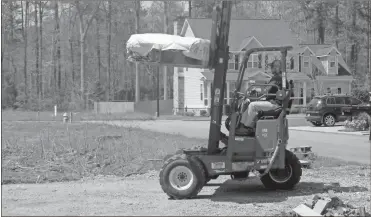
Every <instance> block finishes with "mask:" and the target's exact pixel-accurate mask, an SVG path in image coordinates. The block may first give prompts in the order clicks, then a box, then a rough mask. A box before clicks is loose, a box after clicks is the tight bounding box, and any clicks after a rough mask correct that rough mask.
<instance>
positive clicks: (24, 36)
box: [22, 1, 29, 103]
mask: <svg viewBox="0 0 371 217" xmlns="http://www.w3.org/2000/svg"><path fill="white" fill-rule="evenodd" d="M22 8H23V7H22ZM28 9H29V2H28V1H26V9H25V10H26V12H25V24H24V28H23V39H24V62H23V76H24V94H25V103H27V102H28V81H27V80H28V79H27V48H28V43H27V41H28V38H27V30H28ZM22 16H23V11H22Z"/></svg>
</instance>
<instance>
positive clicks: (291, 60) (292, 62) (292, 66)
mask: <svg viewBox="0 0 371 217" xmlns="http://www.w3.org/2000/svg"><path fill="white" fill-rule="evenodd" d="M288 69H291V70H293V69H294V57H291V58H290V68H288Z"/></svg>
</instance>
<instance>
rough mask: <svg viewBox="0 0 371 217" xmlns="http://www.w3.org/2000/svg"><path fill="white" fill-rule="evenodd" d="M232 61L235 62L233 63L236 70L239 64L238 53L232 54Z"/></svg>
mask: <svg viewBox="0 0 371 217" xmlns="http://www.w3.org/2000/svg"><path fill="white" fill-rule="evenodd" d="M234 57H235V58H234V62H235V64H234V69H235V70H238V67H239V64H240V59H239V55H237V54H236V55H234Z"/></svg>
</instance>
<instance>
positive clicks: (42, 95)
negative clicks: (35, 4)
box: [39, 1, 44, 99]
mask: <svg viewBox="0 0 371 217" xmlns="http://www.w3.org/2000/svg"><path fill="white" fill-rule="evenodd" d="M39 21H40V27H39V40H40V42H39V46H40V49H39V52H40V54H39V57H40V64H39V85H40V86H39V99H43V97H44V92H43V91H44V86H43V85H44V80H43V78H44V76H43V70H42V69H43V10H42V2H41V1H39Z"/></svg>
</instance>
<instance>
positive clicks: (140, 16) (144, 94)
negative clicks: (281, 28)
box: [1, 0, 371, 110]
mask: <svg viewBox="0 0 371 217" xmlns="http://www.w3.org/2000/svg"><path fill="white" fill-rule="evenodd" d="M219 2H220V0H218V1H214V0H198V1H168V2H163V1H154V2H153V3H152V4H151V5H150V4H148V3H145V2H140V1H111V0H101V1H81V0H80V1H78V0H75V1H72V0H71V1H56V0H55V1H10V0H8V1H2V2H1V4H2V8H3V10H2V15H1V16H2V20H3V24H2V28H3V31H2V49H1V64H2V68H1V77H2V81H3V82H2V106H3V108H6V107H10V108H23V109H31V110H43V109H51V108H52V106H53V105H55V104H58V105H59V107H60V108H62V109H70V110H80V109H86V108H88V107H89V106H91V105H92V102H94V101H112V100H126V101H133V100H135V92H136V90H135V86H136V84H137V83H139V86H138V87H139V92H140V99H141V100H145V99H150V100H153V99H155V98H156V97H157V96H156V91H155V88H156V87H155V85H156V83H157V82H156V81H157V80H156V79H160V80H159V82H160V84H161V86H162V84H163V82H167V84H168V85H167V86H168V88H167V90H164V89H163V88H162V90H161V93H160V94H161V96H163V95H164V93H165V91H166V93H167V95H168V96H170V97H171V95H172V70H171V69H169V70H168V73H167V74H166V77H161V76H163V73H160V78H157V76H156V74H157V73H156V72H157V70H160V69H158V68H157V67H147V66H142V65H139V66H138V67H137V68H136V66H135V64H133V63H130V62H128V61H126V47H125V45H126V41H127V40H128V38H129V37H130V35H131V34H134V33H145V32H161V33H163V32H167V33H168V34H173V29H174V27H173V21H174V20H177V19H179V18H187V17H193V18H202V17H203V18H210V17H211V13H212V9H213V7H214V6H215V4H217V3H219ZM232 18H246V19H274V18H275V19H284V20H286V21H288V22H290V28H291V30H292V31H293V33H294V34H297V35H298V37H300V38H301V39H302V40H303V42H304V41H305V42H306V43H312V44H335V45H336V46H337V48H338V49H339V50H340V52H341V53H342V54H343V56H344V58H345V59H346V62H347V63H348V65H349V66H350V68H351V70H352V73H353V75H354V76H355V77H356V78H357V79H358V81H359V82H358V85H364V84H366V83H365V81H366V80H367V79H366V78H367V72H368V68H367V66H368V64H369V61H370V60H369V58H368V56H367V54H368V52H369V43H367V39H368V37H369V34H370V27H369V25H370V20H371V18H370V3H369V2H368V1H355V0H352V1H351V0H332V1H320V0H306V1H303V0H298V1H294V2H293V1H261V2H260V1H253V2H249V1H242V0H235V1H234V5H233V12H232ZM271 34H274V33H271Z"/></svg>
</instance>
